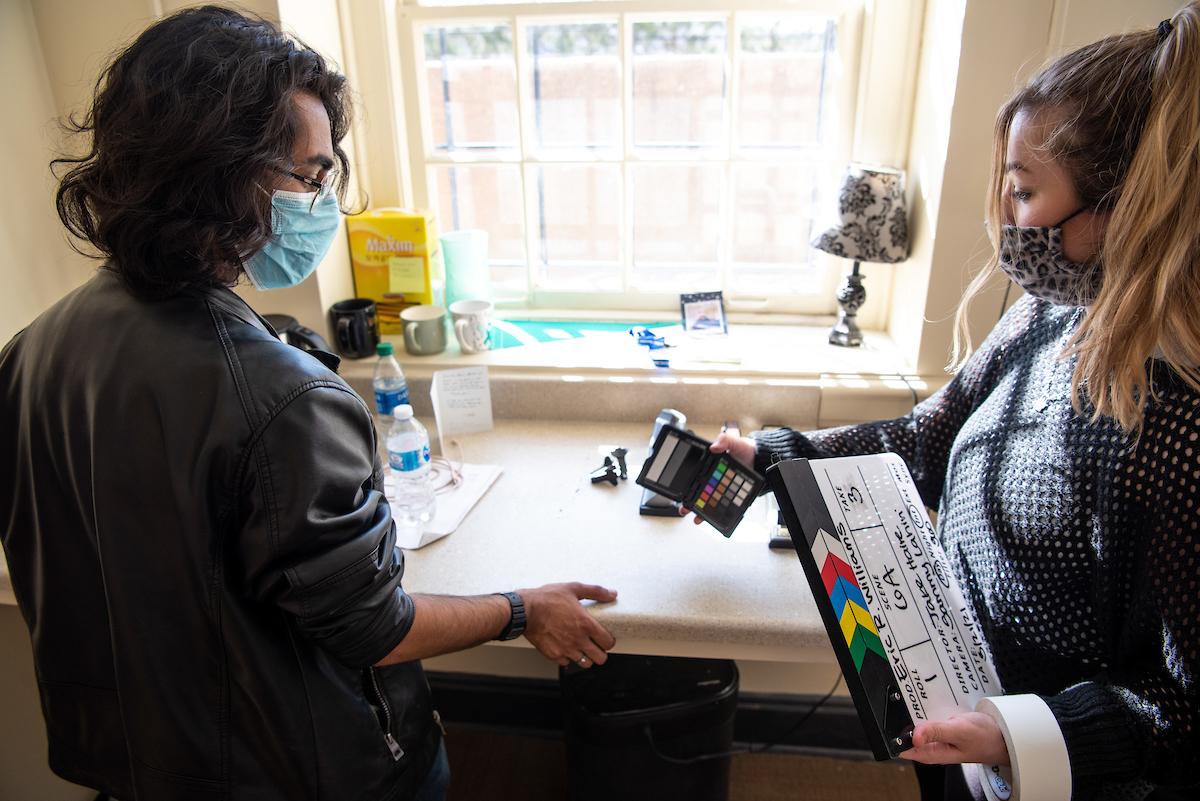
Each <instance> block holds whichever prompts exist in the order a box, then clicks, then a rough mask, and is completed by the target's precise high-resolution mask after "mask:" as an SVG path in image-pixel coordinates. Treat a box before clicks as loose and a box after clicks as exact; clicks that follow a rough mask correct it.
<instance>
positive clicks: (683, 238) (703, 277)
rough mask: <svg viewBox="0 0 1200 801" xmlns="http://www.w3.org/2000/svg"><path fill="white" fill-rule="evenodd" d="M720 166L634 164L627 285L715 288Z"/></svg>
mask: <svg viewBox="0 0 1200 801" xmlns="http://www.w3.org/2000/svg"><path fill="white" fill-rule="evenodd" d="M724 169H725V168H724V166H723V165H720V164H714V165H698V166H692V165H676V164H635V165H634V166H633V167H632V170H633V283H634V284H635V285H636V286H638V287H642V288H653V289H659V290H665V291H669V292H690V291H693V290H697V289H712V288H717V287H718V286H719V274H718V270H717V245H718V242H719V240H720V230H721V219H720V214H721V177H722V172H723V171H724Z"/></svg>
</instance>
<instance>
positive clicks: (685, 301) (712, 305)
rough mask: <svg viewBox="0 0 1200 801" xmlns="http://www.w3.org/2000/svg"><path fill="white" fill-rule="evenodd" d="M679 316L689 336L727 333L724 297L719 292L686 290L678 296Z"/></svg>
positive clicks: (727, 324)
mask: <svg viewBox="0 0 1200 801" xmlns="http://www.w3.org/2000/svg"><path fill="white" fill-rule="evenodd" d="M679 316H680V319H681V322H682V325H683V331H684V333H686V334H688V335H689V336H699V337H705V336H719V335H722V334H728V333H729V321H728V319H727V318H726V316H725V298H724V295H723V294H722V293H721V292H719V291H718V292H687V293H683V294H680V296H679Z"/></svg>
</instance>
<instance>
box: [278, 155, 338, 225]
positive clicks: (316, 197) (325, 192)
mask: <svg viewBox="0 0 1200 801" xmlns="http://www.w3.org/2000/svg"><path fill="white" fill-rule="evenodd" d="M272 169H273V170H275V172H277V173H279V174H280V175H286V176H288V177H289V178H294V179H295V180H297V181H299V182H300V183H302V184H304V185H305V186H311V187H312V188H313V189H314V190H315V191H314V192H313V193H312V195H313V201H312V205H311V206H309V207H308V211H309V213H312V210H313V209H315V208H316V207H317V203H319V202H320V201H322V200H324V199H325V198H326V197H328V196H329V195H330V194H332V193H333V189H334V187H335V186H337V181H338V175H339V172H338V170H337V169H336V168H334V169H331V170H329V171H328V172H327V173H325V179H324V180H323V181H318V180H317V179H315V178H309V177H308V176H307V175H300V174H299V173H295V172H292V171H291V170H285V169H283V168H282V167H274V166H273V167H272Z"/></svg>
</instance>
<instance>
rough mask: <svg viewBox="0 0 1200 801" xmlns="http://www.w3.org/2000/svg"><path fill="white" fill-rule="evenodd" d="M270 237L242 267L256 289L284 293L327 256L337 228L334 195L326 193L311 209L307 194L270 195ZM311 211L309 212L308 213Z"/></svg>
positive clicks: (311, 271) (310, 200)
mask: <svg viewBox="0 0 1200 801" xmlns="http://www.w3.org/2000/svg"><path fill="white" fill-rule="evenodd" d="M271 209H272V220H271V227H272V228H273V229H274V232H275V233H274V236H272V237H271V239H270V241H269V242H267V244H266V245H264V246H263V248H262V250H260V251H258V252H257V253H255V254H254V255H253V256H251V257H250V258H248V259H246V261H245V262H244V263H243V266H244V267H245V269H246V275H247V276H248V277H249V278H250V283H252V284H254V286H256V287H257V288H259V289H284V288H286V287H290V286H295V285H296V284H299V283H300V282H301V281H303V280H304V279H305V278H308V277H309V276H310V275H312V273H313V271H314V270H316V269H317V265H318V264H320V263H321V259H323V258H325V254H326V253H328V252H329V246H330V245H332V244H333V237H334V236H335V235H336V234H337V229H338V226H339V225H340V224H341V220H342V214H341V210H340V209H339V208H338V199H337V195H335V194H334V193H332V192H329V193H328V194H326V195H325V196H324V197H321V198H319V199H318V200H317V202H316V205H315V206H314V205H313V196H312V194H311V193H309V192H284V191H283V190H281V189H277V190H275V192H274V193H272V195H271ZM310 209H311V210H310Z"/></svg>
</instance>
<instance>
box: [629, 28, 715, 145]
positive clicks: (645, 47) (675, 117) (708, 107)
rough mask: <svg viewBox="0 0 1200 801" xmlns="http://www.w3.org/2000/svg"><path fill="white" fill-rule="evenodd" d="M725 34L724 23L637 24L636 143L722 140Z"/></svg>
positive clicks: (635, 57)
mask: <svg viewBox="0 0 1200 801" xmlns="http://www.w3.org/2000/svg"><path fill="white" fill-rule="evenodd" d="M725 36H726V34H725V23H724V22H721V21H687V22H636V23H634V25H633V140H634V145H636V146H638V147H715V146H718V145H720V144H721V141H722V127H723V126H722V119H723V113H724V97H725Z"/></svg>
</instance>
